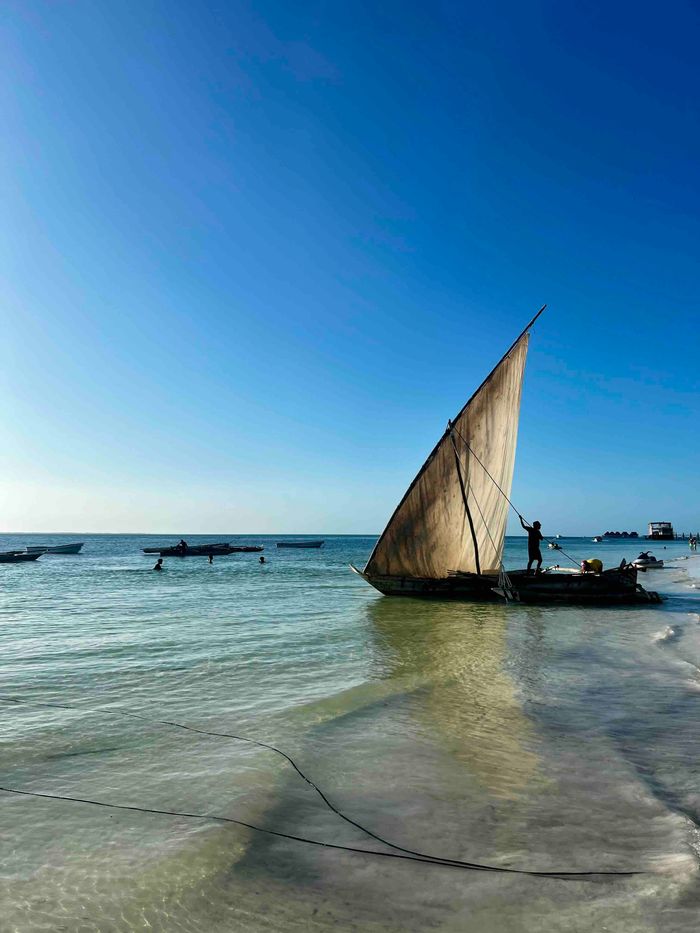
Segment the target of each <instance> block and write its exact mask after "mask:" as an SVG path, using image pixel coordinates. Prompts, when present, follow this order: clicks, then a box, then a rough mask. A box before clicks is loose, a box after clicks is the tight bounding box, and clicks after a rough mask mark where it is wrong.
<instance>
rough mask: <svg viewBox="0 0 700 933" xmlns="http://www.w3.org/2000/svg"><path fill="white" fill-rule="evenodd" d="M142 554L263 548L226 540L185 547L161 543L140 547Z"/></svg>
mask: <svg viewBox="0 0 700 933" xmlns="http://www.w3.org/2000/svg"><path fill="white" fill-rule="evenodd" d="M141 550H142V551H143V553H144V554H160V556H161V557H209V555H210V554H211V556H212V557H221V556H225V555H226V554H252V553H257V552H259V551H263V550H265V549H264V548H263V547H261V546H260V545H257V544H255V545H253V544H245V545H236V544H234V545H232V544H228V543H227V542H212V543H211V544H191V545H188V546H187V547H182V546H181V545H179V544H176V545H161V546H157V547H145V548H141Z"/></svg>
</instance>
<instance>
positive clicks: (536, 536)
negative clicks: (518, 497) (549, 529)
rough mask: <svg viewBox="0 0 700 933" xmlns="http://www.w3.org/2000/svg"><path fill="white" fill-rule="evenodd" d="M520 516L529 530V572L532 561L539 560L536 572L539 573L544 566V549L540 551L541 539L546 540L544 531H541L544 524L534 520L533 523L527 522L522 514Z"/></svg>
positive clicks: (521, 522) (526, 529) (521, 521)
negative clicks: (543, 534)
mask: <svg viewBox="0 0 700 933" xmlns="http://www.w3.org/2000/svg"><path fill="white" fill-rule="evenodd" d="M518 518H519V519H520V524H521V525H522V526H523V528H524V529H525V531H526V532H527V557H528V560H527V572H528V573H529V572H530V567H531V566H532V562H533V561H537V567H536V568H535V573H539V571H540V568H541V567H542V551H540V541H544V538H543V536H542V532H541V531H540V528H541V527H542V526H541V525H540V523H539V522H533V523H532V525H528V524H526V522H525V519H524V518H523V517H522V515H518Z"/></svg>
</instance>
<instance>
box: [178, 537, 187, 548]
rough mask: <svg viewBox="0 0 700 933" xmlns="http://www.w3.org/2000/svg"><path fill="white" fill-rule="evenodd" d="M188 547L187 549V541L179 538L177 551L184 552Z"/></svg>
mask: <svg viewBox="0 0 700 933" xmlns="http://www.w3.org/2000/svg"><path fill="white" fill-rule="evenodd" d="M188 547H189V545H188V543H187V541H185V539H184V538H180V541H179V543H178V545H177V549H178V551H186V550H187V548H188Z"/></svg>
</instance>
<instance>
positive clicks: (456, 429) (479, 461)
mask: <svg viewBox="0 0 700 933" xmlns="http://www.w3.org/2000/svg"><path fill="white" fill-rule="evenodd" d="M450 428H451V429H452V430H453V431H456V432H457V434H459V436H460V437H461V438H462V440H463V441H464V443H465V444H466V446H467V449H468V450H469V451H470V453H471V454H472V455H473V457H474V459H475V460H476V462H477V463H478V464H479V466H480V467H481V468H482V469H483V471H484V472H485V473H486V475H487V476H488V478H489V479H490V480H491V482H492V483H493V484H494V486H495V487H496V489H497V490H498V491H499V492H500V494H501V495H502V496H503V498H504V499H505V500H506V502H507V503H508V505H509V506H510V507H511V509H512V510H513V511H514V512H515V514H516V515H517V516H518V518H520V512H519V511H518V510H517V509H516V507H515V506H514V505H513V503H512V502H511V500H510V499H509V498H508V496H507V495H506V494H505V493H504V492H503V490H502V489H501V487H500V486H499V484H498V483H497V482H496V480H495V479H494V478H493V476H492V475H491V474H490V473H489V471H488V469H487V468H486V466H485V465H484V464H483V463H482V462H481V459H480V458H479V456H478V454H477V453H476V451H475V450H474V449H473V447H472V446H471V444H470V443H469V441H468V440H467V439H466V437H465V436H464V435H463V434H462V432H461V431H460V430H459V428H457V427H455V425H453V424H452V423H451V422H450ZM453 443H454V441H453ZM472 495H473V493H472ZM479 511H481V510H479ZM482 519H483V515H482ZM484 524H486V523H485V522H484ZM487 530H488V529H487ZM489 537H490V535H489ZM542 539H543V540H544V541H546V542H547V543H548V544H552V543H553V542H552V541H551V540H550V538H545V536H544V535H542ZM557 550H558V551H561V552H562V554H563V555H564V557H568V558H569V560H570V561H571V562H572V563H573V564H575V565H576V566H577V567H580V562H579V561H577V560H576V558H574V557H572V556H571V554H567V553H566V551H565V550H564V548H563V547H562V546H561V545H559V547H558V548H557Z"/></svg>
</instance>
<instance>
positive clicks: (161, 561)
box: [153, 557, 163, 570]
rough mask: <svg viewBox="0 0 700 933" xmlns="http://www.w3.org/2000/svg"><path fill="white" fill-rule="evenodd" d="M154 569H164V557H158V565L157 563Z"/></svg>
mask: <svg viewBox="0 0 700 933" xmlns="http://www.w3.org/2000/svg"><path fill="white" fill-rule="evenodd" d="M153 569H154V570H162V569H163V558H162V557H159V558H158V560H157V561H156V565H155V567H154V568H153Z"/></svg>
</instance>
